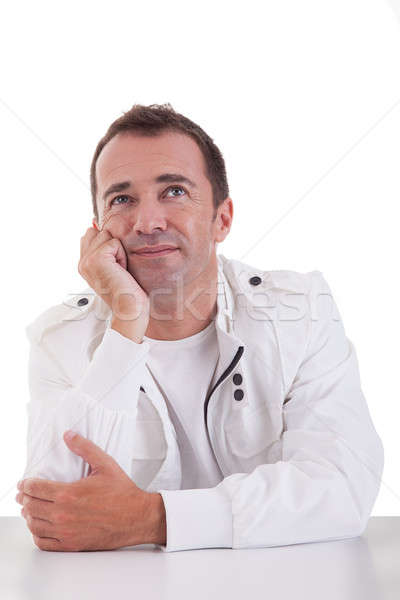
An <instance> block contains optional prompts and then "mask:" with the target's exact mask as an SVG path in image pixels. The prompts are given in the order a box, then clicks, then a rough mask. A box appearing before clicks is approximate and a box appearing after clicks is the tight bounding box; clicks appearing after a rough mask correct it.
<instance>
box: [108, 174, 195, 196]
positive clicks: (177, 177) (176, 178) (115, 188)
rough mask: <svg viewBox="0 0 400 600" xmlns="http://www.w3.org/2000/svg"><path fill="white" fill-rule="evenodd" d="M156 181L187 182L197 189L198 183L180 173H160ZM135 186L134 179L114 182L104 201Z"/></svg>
mask: <svg viewBox="0 0 400 600" xmlns="http://www.w3.org/2000/svg"><path fill="white" fill-rule="evenodd" d="M153 181H154V183H186V185H188V186H190V187H192V188H194V189H197V185H196V184H195V183H194V181H192V180H191V179H189V178H188V177H185V176H184V175H181V174H180V173H163V174H162V175H159V176H158V177H156V178H155V179H154V180H153ZM131 186H132V187H133V183H132V181H129V180H128V181H119V182H118V183H112V184H111V185H110V187H109V188H107V190H106V191H105V192H104V194H103V202H104V201H105V200H106V199H107V197H108V196H109V195H110V194H116V193H117V192H123V191H124V190H127V189H128V188H129V187H131Z"/></svg>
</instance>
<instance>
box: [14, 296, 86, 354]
mask: <svg viewBox="0 0 400 600" xmlns="http://www.w3.org/2000/svg"><path fill="white" fill-rule="evenodd" d="M96 298H97V296H96V293H95V292H94V290H93V289H92V288H90V287H89V288H86V289H84V290H83V291H82V292H81V293H80V294H68V295H67V296H66V297H65V298H64V300H63V301H62V302H61V303H60V304H55V305H53V306H50V307H49V308H47V309H46V310H45V311H43V312H42V313H40V314H39V315H38V316H37V317H36V319H34V321H32V322H31V323H29V325H27V326H26V327H25V333H26V335H27V337H28V339H29V341H30V342H33V341H34V342H36V343H39V342H40V341H41V339H42V337H43V335H44V334H45V333H46V332H47V331H48V330H49V329H51V328H53V327H55V326H58V325H60V324H62V323H66V322H68V321H78V320H80V319H83V318H85V315H86V314H87V313H88V312H90V311H91V310H92V309H93V306H94V304H95V303H96Z"/></svg>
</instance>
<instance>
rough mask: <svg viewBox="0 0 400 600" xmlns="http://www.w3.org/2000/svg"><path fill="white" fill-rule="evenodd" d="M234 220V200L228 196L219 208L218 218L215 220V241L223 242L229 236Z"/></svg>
mask: <svg viewBox="0 0 400 600" xmlns="http://www.w3.org/2000/svg"><path fill="white" fill-rule="evenodd" d="M232 220H233V202H232V198H230V197H229V196H227V197H226V198H225V200H224V201H223V202H222V204H220V205H219V206H218V210H217V216H216V218H215V225H214V227H215V235H214V237H215V241H216V242H217V243H220V242H223V241H224V239H225V238H226V236H227V235H228V233H229V231H230V229H231V226H232Z"/></svg>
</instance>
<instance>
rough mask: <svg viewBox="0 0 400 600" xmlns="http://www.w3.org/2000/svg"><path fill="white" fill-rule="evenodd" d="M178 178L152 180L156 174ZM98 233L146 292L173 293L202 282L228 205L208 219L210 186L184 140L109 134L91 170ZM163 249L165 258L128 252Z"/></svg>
mask: <svg viewBox="0 0 400 600" xmlns="http://www.w3.org/2000/svg"><path fill="white" fill-rule="evenodd" d="M166 174H174V175H176V176H181V177H185V178H186V179H188V180H190V182H192V183H189V182H188V181H179V178H178V177H176V178H174V179H172V178H171V179H170V180H167V179H166V178H164V181H158V182H157V181H156V180H157V178H159V177H160V176H162V175H166ZM96 177H97V189H98V194H97V207H98V214H99V223H98V225H99V228H100V229H105V230H107V231H108V232H109V233H110V234H111V235H112V236H113V237H116V238H118V239H119V240H120V241H121V244H122V245H123V247H124V249H125V252H126V255H127V259H128V271H129V272H130V273H131V275H132V276H133V277H134V278H135V279H136V280H137V281H138V283H139V285H141V286H142V287H143V289H144V290H145V291H146V292H147V293H149V292H150V291H151V290H153V289H155V288H158V287H160V286H166V287H168V286H169V287H170V288H172V289H173V288H174V282H177V281H178V280H180V283H181V284H183V285H185V284H187V283H189V282H190V281H193V280H194V279H195V278H196V277H198V276H202V274H203V275H204V273H205V272H207V269H208V268H209V267H210V264H211V260H212V258H213V257H215V250H216V242H221V241H223V239H224V238H225V237H226V235H227V234H228V232H229V228H230V222H231V219H232V200H231V199H230V198H227V199H226V200H225V201H224V203H223V205H221V206H219V207H218V211H217V216H216V218H215V220H213V216H214V205H213V200H212V187H211V184H210V182H209V180H208V179H207V177H206V175H205V165H204V159H203V155H202V153H201V151H200V149H199V147H198V146H197V144H196V143H195V142H194V140H192V138H191V137H189V136H187V135H184V134H180V133H175V132H168V133H162V134H160V135H158V136H157V137H144V136H139V135H136V134H132V133H122V134H121V133H120V134H118V135H116V136H115V137H114V138H113V139H112V140H110V142H108V144H107V145H106V146H105V147H104V148H103V150H102V152H101V154H100V156H99V158H98V160H97V164H96ZM126 181H129V182H130V185H129V187H126V188H125V189H123V190H122V191H121V189H119V190H118V191H114V192H113V193H110V194H108V195H107V196H106V197H105V198H104V194H105V192H106V191H107V190H108V188H109V187H110V186H111V185H113V184H117V183H120V182H126ZM160 244H169V245H172V246H175V247H177V248H178V249H177V250H174V251H172V252H169V253H167V254H164V255H158V256H157V255H153V256H144V255H140V254H138V253H135V250H137V249H139V248H143V246H155V245H160Z"/></svg>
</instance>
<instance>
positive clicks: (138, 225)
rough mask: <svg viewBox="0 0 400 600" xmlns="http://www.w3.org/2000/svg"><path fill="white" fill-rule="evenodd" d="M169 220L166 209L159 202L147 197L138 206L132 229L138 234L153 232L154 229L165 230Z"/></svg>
mask: <svg viewBox="0 0 400 600" xmlns="http://www.w3.org/2000/svg"><path fill="white" fill-rule="evenodd" d="M166 228H167V221H166V218H165V214H164V209H163V207H162V206H160V204H159V203H158V202H153V201H151V200H150V199H148V198H147V199H146V200H144V201H142V202H140V204H139V206H137V207H136V210H135V211H134V216H133V226H132V229H133V231H134V232H135V233H136V234H140V233H146V234H148V233H152V232H153V230H154V229H160V230H162V231H165V229H166Z"/></svg>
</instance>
